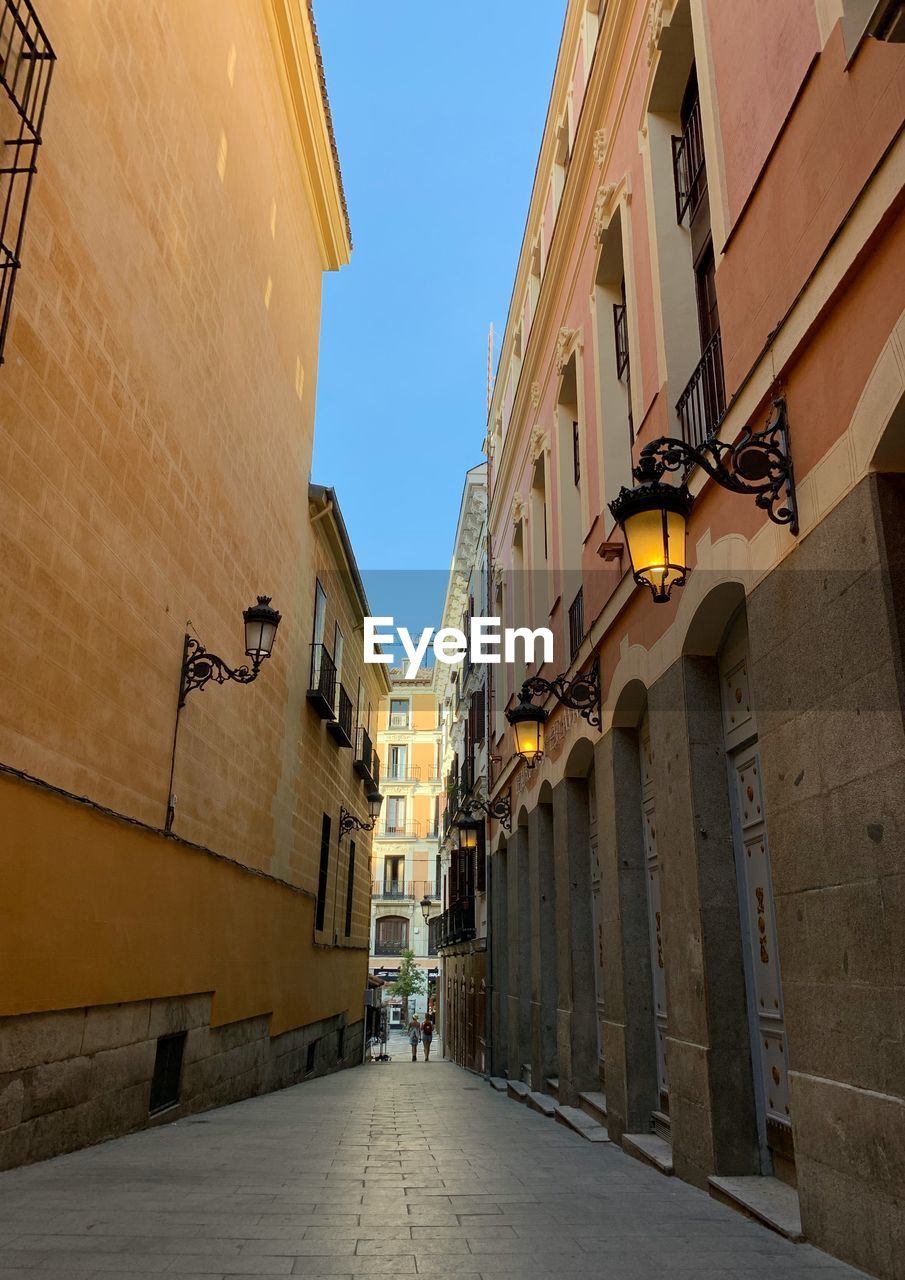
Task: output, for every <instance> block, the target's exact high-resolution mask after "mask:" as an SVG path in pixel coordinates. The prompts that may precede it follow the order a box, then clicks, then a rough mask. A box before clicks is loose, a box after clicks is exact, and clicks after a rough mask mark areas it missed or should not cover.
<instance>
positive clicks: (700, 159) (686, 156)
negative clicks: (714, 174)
mask: <svg viewBox="0 0 905 1280" xmlns="http://www.w3.org/2000/svg"><path fill="white" fill-rule="evenodd" d="M672 172H673V179H674V181H675V187H676V221H677V222H678V223H679V225H680V226H681V225H682V222H683V220H684V218H685V215H686V214H688V215H689V220H690V219H692V218H694V215H695V213H696V212H697V208H698V205H699V204H700V203H701V199H702V197H703V195H704V192H705V191H706V190H707V167H706V165H705V163H704V133H703V130H702V129H701V100H700V98H696V99H695V102H694V106H693V107H692V109H691V115H690V116H689V117H688V123H687V124H686V125H685V129H684V131H683V133H682V136H681V138H673V140H672Z"/></svg>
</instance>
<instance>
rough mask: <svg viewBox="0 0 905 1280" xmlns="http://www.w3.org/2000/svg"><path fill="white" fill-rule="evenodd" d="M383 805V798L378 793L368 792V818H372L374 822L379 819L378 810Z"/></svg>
mask: <svg viewBox="0 0 905 1280" xmlns="http://www.w3.org/2000/svg"><path fill="white" fill-rule="evenodd" d="M382 805H383V796H382V795H381V794H380V792H379V791H369V792H368V817H369V818H373V819H374V821H375V822H376V821H377V819H378V818H379V817H380V809H381V806H382Z"/></svg>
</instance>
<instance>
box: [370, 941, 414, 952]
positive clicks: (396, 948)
mask: <svg viewBox="0 0 905 1280" xmlns="http://www.w3.org/2000/svg"><path fill="white" fill-rule="evenodd" d="M406 950H408V943H407V942H399V941H397V940H396V939H391V940H390V941H389V942H387V941H385V940H384V939H383V938H378V939H377V940H376V941H375V943H374V955H375V956H401V955H402V953H403V951H406Z"/></svg>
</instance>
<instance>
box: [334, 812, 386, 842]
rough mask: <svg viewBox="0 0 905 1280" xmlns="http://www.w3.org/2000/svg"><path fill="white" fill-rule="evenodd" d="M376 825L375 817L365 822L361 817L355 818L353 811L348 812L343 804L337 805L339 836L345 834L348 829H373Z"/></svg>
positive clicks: (347, 832) (341, 836)
mask: <svg viewBox="0 0 905 1280" xmlns="http://www.w3.org/2000/svg"><path fill="white" fill-rule="evenodd" d="M376 826H377V819H376V818H372V819H371V820H370V821H369V822H365V821H364V820H363V819H361V818H356V816H355V814H354V813H350V812H349V810H348V809H347V808H346V806H345V805H342V804H341V805H340V806H339V838H340V840H342V838H343V836H347V835H348V834H349V832H350V831H373V830H374V828H375V827H376Z"/></svg>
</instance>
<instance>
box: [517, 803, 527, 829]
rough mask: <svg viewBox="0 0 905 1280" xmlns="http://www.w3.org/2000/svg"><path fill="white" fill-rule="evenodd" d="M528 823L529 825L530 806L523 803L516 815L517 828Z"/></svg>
mask: <svg viewBox="0 0 905 1280" xmlns="http://www.w3.org/2000/svg"><path fill="white" fill-rule="evenodd" d="M527 825H528V806H527V805H526V804H522V806H521V808H520V809H519V811H518V816H517V817H516V820H515V829H516V830H518V829H519V827H527Z"/></svg>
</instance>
